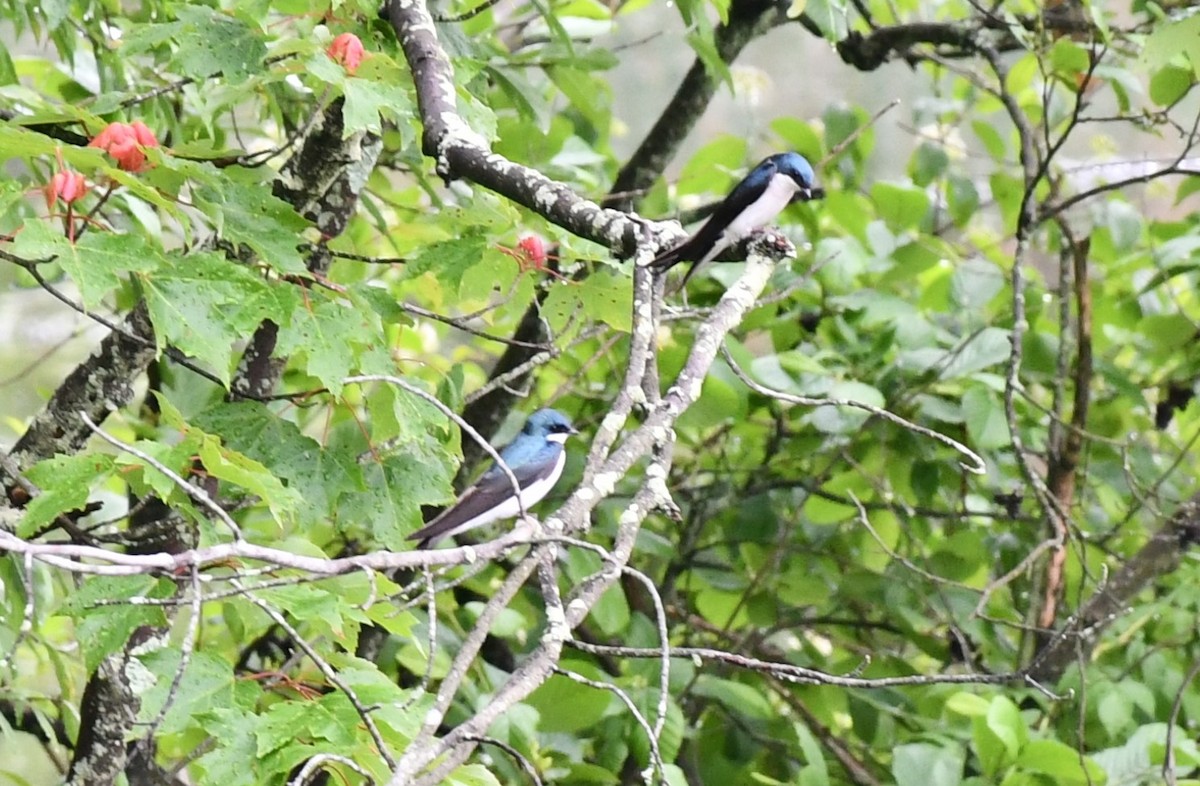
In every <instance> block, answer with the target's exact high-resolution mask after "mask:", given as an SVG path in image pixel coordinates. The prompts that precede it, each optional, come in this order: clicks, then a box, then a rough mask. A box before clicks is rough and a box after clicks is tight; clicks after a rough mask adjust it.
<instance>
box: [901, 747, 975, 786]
mask: <svg viewBox="0 0 1200 786" xmlns="http://www.w3.org/2000/svg"><path fill="white" fill-rule="evenodd" d="M962 773H963V755H962V753H961V752H960V751H958V750H955V749H951V748H943V747H940V746H938V745H931V744H929V743H924V742H918V743H912V744H910V745H901V746H899V747H897V748H896V749H895V750H894V751H892V776H893V777H894V778H895V779H896V786H958V784H960V783H962Z"/></svg>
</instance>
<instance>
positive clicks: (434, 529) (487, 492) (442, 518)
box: [408, 446, 562, 549]
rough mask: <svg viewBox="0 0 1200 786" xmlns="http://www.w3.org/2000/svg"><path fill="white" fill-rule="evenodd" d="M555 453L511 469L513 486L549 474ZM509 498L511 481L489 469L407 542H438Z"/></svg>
mask: <svg viewBox="0 0 1200 786" xmlns="http://www.w3.org/2000/svg"><path fill="white" fill-rule="evenodd" d="M561 450H562V448H561V446H560V447H559V450H558V451H546V453H547V458H545V459H542V458H541V457H539V458H538V459H537V460H535V461H526V462H524V463H522V464H520V465H518V466H517V467H511V469H512V473H513V476H514V477H516V479H517V486H518V487H519V488H521V489H522V490H524V489H525V488H528V487H529V486H530V485H531V484H533V483H535V482H537V481H538V480H541V479H542V478H544V477H546V476H547V475H548V474H550V472H551V471H553V469H554V465H555V463H556V462H557V461H558V454H559V452H561ZM512 496H513V487H512V481H511V480H510V479H509V477H508V475H507V474H505V472H504V471H503V470H502V469H500V467H498V466H494V465H493V466H492V467H491V468H490V469H488V471H487V472H485V473H483V475H481V476H480V477H479V480H477V481H475V485H473V486H471V488H469V489H467V490H466V491H465V492H464V493H463V495H462V496H461V497H459V499H458V501H457V502H456V503H454V505H452V506H451V507H449V508H447V509H446V510H444V511H442V513H441V514H440V515H439V516H438V517H437V518H435V519H434V520H433V521H431V522H429V523H428V524H426V525H425V526H424V527H422V528H421V529H419V530H417V531H416V532H414V533H412V534H411V535H409V536H408V539H409V540H416V541H420V542H419V543H418V544H417V548H421V549H423V548H427V547H428V546H430V545H432V544H434V543H436V542H437V541H439V540H441V539H442V538H443V537H444V536H445V535H446V534H447V533H450V532H453V531H454V530H455V529H457V528H458V527H460V526H461V525H462V524H464V523H465V522H468V521H470V520H471V519H473V518H475V517H476V516H479V515H481V514H483V513H486V512H487V511H489V510H491V509H492V508H494V507H496V506H497V505H499V504H500V503H502V502H504V501H505V500H506V499H509V498H510V497H512Z"/></svg>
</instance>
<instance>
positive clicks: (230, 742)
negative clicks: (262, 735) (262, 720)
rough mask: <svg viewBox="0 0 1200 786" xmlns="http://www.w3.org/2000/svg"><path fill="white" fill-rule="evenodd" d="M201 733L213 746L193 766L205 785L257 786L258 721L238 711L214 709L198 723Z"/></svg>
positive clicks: (256, 718)
mask: <svg viewBox="0 0 1200 786" xmlns="http://www.w3.org/2000/svg"><path fill="white" fill-rule="evenodd" d="M200 720H201V721H202V725H203V727H204V730H205V731H207V732H208V733H209V734H210V735H211V736H210V739H212V740H214V741H215V742H216V748H214V749H213V750H211V751H209V752H208V753H206V754H204V755H203V756H202V757H200V759H198V760H197V762H196V764H197V766H199V767H200V769H201V770H202V771H203V772H204V775H205V780H204V781H203V782H204V783H212V784H217V783H219V784H222V786H256V785H257V784H259V783H261V780H260V778H259V773H258V769H259V767H258V765H259V756H258V748H257V745H256V744H255V732H256V731H257V730H258V724H259V720H258V717H257V716H255V715H252V714H249V713H246V712H243V711H241V710H236V709H232V708H227V707H216V708H214V709H212V710H209V711H208V712H207V713H205V714H204V716H203V717H202V718H201V719H200Z"/></svg>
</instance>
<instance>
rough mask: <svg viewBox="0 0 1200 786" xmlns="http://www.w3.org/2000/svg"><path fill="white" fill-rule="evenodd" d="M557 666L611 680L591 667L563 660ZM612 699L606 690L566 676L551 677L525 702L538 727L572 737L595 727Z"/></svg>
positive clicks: (574, 660) (568, 659) (580, 662)
mask: <svg viewBox="0 0 1200 786" xmlns="http://www.w3.org/2000/svg"><path fill="white" fill-rule="evenodd" d="M559 665H560V666H561V667H562V668H564V669H567V670H570V671H574V672H577V673H579V674H582V675H583V676H585V677H587V678H588V679H593V680H599V681H601V682H603V681H606V680H608V679H611V678H610V677H608V676H607V675H605V674H604V673H603V672H601V671H600V669H599V668H597V667H596V666H595V665H594V664H592V663H589V662H587V661H582V660H576V659H575V658H572V657H569V656H568V657H564V658H563V659H562V661H561V662H560V663H559ZM616 700H617V698H616V696H615V695H614V694H613V693H611V692H609V691H606V690H598V689H596V688H592V687H589V686H587V685H581V684H580V683H578V682H575V681H574V680H572V679H571V678H569V677H564V676H562V675H560V674H555V675H554V676H552V677H550V679H548V680H546V681H545V682H544V683H542V685H541V686H540V687H539V688H538V689H537V690H535V691H534V692H533V693H531V694H530V695H529V699H528V703H529V705H530V706H532V707H534V708H535V709H536V710H537V711H538V713H539V714H540V715H541V727H542V728H545V729H554V730H555V731H556V732H558V733H563V734H573V733H577V732H579V731H581V730H583V729H587V728H589V727H591V726H593V725H595V724H596V722H597V721H599V720H600V718H602V717H603V716H604V714H605V711H606V710H607V709H608V707H609V705H610V704H612V703H613V702H614V701H616Z"/></svg>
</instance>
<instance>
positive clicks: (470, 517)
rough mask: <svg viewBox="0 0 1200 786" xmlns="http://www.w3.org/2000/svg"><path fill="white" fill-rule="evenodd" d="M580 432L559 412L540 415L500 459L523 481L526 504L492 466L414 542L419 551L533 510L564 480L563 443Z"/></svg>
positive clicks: (527, 423)
mask: <svg viewBox="0 0 1200 786" xmlns="http://www.w3.org/2000/svg"><path fill="white" fill-rule="evenodd" d="M578 433H579V432H578V431H577V430H576V429H574V428H572V427H571V421H570V420H568V419H567V416H566V415H564V414H563V413H561V412H559V411H558V410H557V409H539V410H538V411H537V412H534V413H533V414H532V415H530V416H529V419H528V420H526V421H525V426H524V428H522V429H521V433H520V434H518V435H517V437H516V439H514V440H513V441H512V442H510V443H508V444H507V445H505V446H504V447H503V448H501V449H500V458H501V459H503V461H504V463H505V464H506V465H507V466H508V468H509V469H510V470H511V471H512V474H513V475H514V476H516V478H517V485H518V486H519V487H520V489H521V492H520V502H519V503H518V500H517V495H516V494H515V493H514V491H513V484H512V480H510V479H509V477H508V475H507V474H505V472H504V470H503V469H501V468H500V466H499V465H498V464H496V463H495V462H492V466H491V467H489V468H488V470H487V472H484V473H483V475H481V476H480V478H479V480H477V481H475V484H474V485H473V486H471V487H470V488H469V489H467V490H466V491H465V492H463V494H462V496H461V497H459V498H458V501H457V502H455V503H454V504H453V505H451V506H450V507H449V508H447V509H446V510H445V511H443V512H442V513H441V514H440V515H439V516H438V517H437V518H435V519H434V520H433V521H431V522H429V523H428V524H426V525H425V526H424V527H422V528H421V529H419V530H417V531H416V532H414V533H413V534H411V535H409V536H408V539H409V540H416V541H419V542H418V543H417V548H419V549H426V548H429V547H430V546H432V545H433V544H435V543H437V542H438V541H439V540H441V539H442V538H448V537H450V536H451V535H457V534H458V533H460V532H466V531H467V530H469V529H474V528H475V527H482V526H483V525H484V524H491V523H492V522H493V521H498V520H500V519H511V518H515V517H516V516H519V515H520V514H521V511H522V510H523V509H524V510H529V508H530V507H531V506H533V505H536V504H537V503H539V502H541V501H542V498H543V497H545V496H546V495H547V494H548V493H550V489H552V488H554V484H555V483H557V482H558V478H559V476H560V475H562V471H563V465H564V464H565V463H566V461H567V451H566V449H565V448H564V447H563V443H564V442H566V441H567V437H569V436H571V435H572V434H578Z"/></svg>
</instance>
